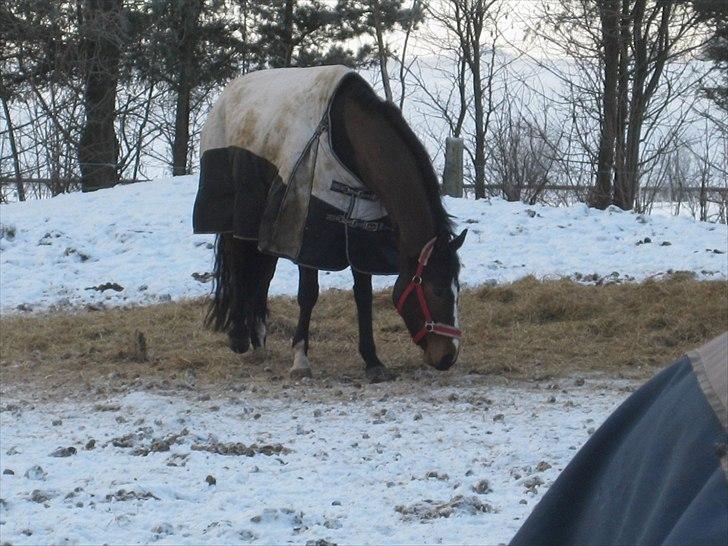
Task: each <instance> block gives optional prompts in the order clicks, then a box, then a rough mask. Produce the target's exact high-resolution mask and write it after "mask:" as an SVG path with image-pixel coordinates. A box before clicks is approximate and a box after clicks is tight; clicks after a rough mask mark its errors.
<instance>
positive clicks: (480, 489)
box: [473, 480, 493, 495]
mask: <svg viewBox="0 0 728 546" xmlns="http://www.w3.org/2000/svg"><path fill="white" fill-rule="evenodd" d="M473 491H475V492H476V493H477V494H478V495H485V494H487V493H492V492H493V489H491V487H490V482H489V481H488V480H480V481H479V482H478V483H476V484H475V485H474V486H473Z"/></svg>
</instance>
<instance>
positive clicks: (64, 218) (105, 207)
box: [0, 176, 728, 313]
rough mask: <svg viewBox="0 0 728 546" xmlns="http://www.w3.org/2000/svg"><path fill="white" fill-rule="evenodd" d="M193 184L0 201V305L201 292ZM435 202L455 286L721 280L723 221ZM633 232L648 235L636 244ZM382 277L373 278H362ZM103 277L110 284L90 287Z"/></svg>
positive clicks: (140, 300)
mask: <svg viewBox="0 0 728 546" xmlns="http://www.w3.org/2000/svg"><path fill="white" fill-rule="evenodd" d="M196 190H197V179H196V177H195V176H184V177H176V178H168V179H160V180H157V181H154V182H149V183H140V184H134V185H128V186H117V187H116V188H113V189H109V190H103V191H99V192H95V193H88V194H82V193H75V194H67V195H61V196H58V197H55V198H52V199H46V200H35V201H27V202H24V203H9V204H2V205H0V274H1V277H0V312H2V313H8V312H12V311H15V310H16V309H17V308H18V306H22V308H23V309H28V308H32V309H33V310H42V309H47V308H49V307H52V306H59V307H67V306H69V305H74V306H78V305H86V304H96V305H98V304H99V303H103V304H105V305H129V304H147V303H153V302H157V301H165V300H179V299H181V298H193V297H197V296H201V295H204V294H207V293H209V290H210V285H209V284H206V283H203V282H200V281H198V280H196V279H195V278H193V276H192V275H193V273H198V274H204V273H205V272H209V271H210V270H211V268H212V255H213V253H212V243H213V241H214V238H213V237H212V236H209V235H193V234H192V226H191V210H192V204H193V202H194V198H195V193H196ZM445 202H446V207H447V209H448V210H449V212H450V213H451V214H453V215H454V216H455V218H456V221H457V224H458V227H459V229H462V228H464V227H467V228H468V230H469V234H468V237H467V239H466V241H465V245H464V246H463V248H462V250H461V258H462V262H463V269H462V274H461V281H462V282H463V284H465V285H470V286H475V285H478V284H482V283H504V282H509V281H513V280H516V279H519V278H521V277H524V276H526V275H534V276H536V277H538V278H554V277H561V276H573V275H574V274H576V273H579V274H580V275H591V274H596V275H597V277H598V278H603V277H605V276H609V275H611V274H612V273H613V272H616V273H618V274H619V277H620V278H622V279H624V278H633V279H636V280H640V279H645V278H647V277H651V276H656V275H661V274H664V273H665V272H667V271H668V270H688V271H693V272H695V273H696V274H697V276H698V277H699V278H703V279H725V278H726V277H728V263H727V262H726V255H725V254H724V253H725V252H726V250H727V248H726V247H727V246H728V231H727V228H726V225H721V224H710V223H701V222H697V221H695V220H692V219H690V218H684V217H666V216H641V215H637V214H633V213H628V212H621V211H619V210H618V209H610V210H607V211H598V210H594V209H589V208H587V207H586V206H584V205H576V206H571V207H558V208H557V207H546V206H538V205H536V206H528V205H524V204H522V203H509V202H506V201H503V200H501V199H491V200H487V201H486V200H480V201H475V200H468V199H451V198H446V199H445ZM645 238H647V239H649V240H650V241H651V242H648V243H644V244H641V243H643V242H644V241H645ZM668 244H669V246H668ZM663 245H664V246H663ZM297 275H298V273H297V270H296V268H295V266H294V265H293V264H292V263H290V262H288V261H287V260H281V261H280V262H279V265H278V270H277V272H276V276H275V278H274V280H273V283H272V285H271V293H272V294H294V293H295V291H296V288H297ZM393 282H394V277H377V278H375V282H374V285H375V287H376V288H378V289H382V288H385V287H388V286H391V285H392V284H393ZM105 283H116V284H118V285H119V287H117V288H121V289H120V290H119V291H118V292H117V291H114V290H113V289H107V290H104V291H99V290H95V289H93V288H92V287H94V286H99V285H102V284H105ZM321 286H322V288H323V289H326V288H332V287H335V288H349V287H351V277H350V274H349V272H348V271H344V272H335V273H322V274H321Z"/></svg>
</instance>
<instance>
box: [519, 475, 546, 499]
mask: <svg viewBox="0 0 728 546" xmlns="http://www.w3.org/2000/svg"><path fill="white" fill-rule="evenodd" d="M543 484H544V481H543V480H542V479H541V478H540V477H539V476H531V477H529V478H525V479H524V480H523V481H522V482H521V485H522V486H523V487H525V488H526V491H530V492H531V493H533V494H534V495H535V494H536V493H537V492H538V487H539V486H540V485H543Z"/></svg>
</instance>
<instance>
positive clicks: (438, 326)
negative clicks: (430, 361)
mask: <svg viewBox="0 0 728 546" xmlns="http://www.w3.org/2000/svg"><path fill="white" fill-rule="evenodd" d="M435 241H437V237H435V238H434V239H431V240H430V241H428V243H427V244H426V245H425V246H424V248H423V249H422V252H420V257H419V259H418V260H417V270H416V271H415V275H414V277H412V280H411V281H410V283H409V284H408V285H407V287H406V288H405V289H404V292H402V295H401V296H400V297H399V300H397V312H398V313H399V314H400V315H402V310H403V309H404V304H405V303H406V302H407V298H408V297H409V296H410V294H412V292H414V293H415V294H417V300H418V301H419V303H420V310H421V311H422V315H423V316H424V317H425V323H424V325H423V326H422V328H421V329H420V330H419V331H418V332H417V333H416V334H414V335H413V336H412V341H414V342H415V343H419V342H420V341H421V340H422V338H424V337H425V336H426V335H427V334H429V333H433V334H437V335H440V336H445V337H452V338H455V339H460V337H461V336H462V331H460V330H459V329H458V328H455V327H454V326H450V325H448V324H442V323H440V322H434V321H433V320H432V313H430V307H429V306H428V305H427V300H426V299H425V290H424V288H423V287H422V273H423V272H424V270H425V266H426V265H427V262H428V260H429V259H430V256H431V255H432V250H433V248H434V247H435Z"/></svg>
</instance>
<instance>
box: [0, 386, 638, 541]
mask: <svg viewBox="0 0 728 546" xmlns="http://www.w3.org/2000/svg"><path fill="white" fill-rule="evenodd" d="M426 379H427V378H426V377H425V378H421V380H420V381H414V382H412V381H410V382H409V383H406V382H395V383H390V384H381V385H364V386H362V385H356V384H352V383H349V384H345V383H340V384H334V385H328V388H327V386H326V385H321V384H316V385H312V384H303V385H293V386H290V387H289V388H287V389H280V388H279V389H278V390H275V389H273V390H269V389H268V388H267V387H265V386H258V388H256V389H251V388H250V386H248V387H247V388H245V387H244V388H237V389H230V390H228V391H226V392H220V391H218V392H214V393H213V394H212V396H210V394H205V393H201V392H200V391H194V390H193V391H188V392H185V391H184V390H183V391H181V393H180V391H179V390H177V391H176V392H173V391H160V390H158V389H157V390H155V391H149V390H145V388H140V389H138V390H135V391H132V392H129V393H127V394H124V395H118V396H117V397H116V398H108V399H99V400H96V401H73V402H71V401H67V402H60V403H59V402H55V403H49V402H39V401H35V400H21V399H17V398H15V399H14V398H12V397H7V398H5V399H4V400H3V404H2V406H1V408H0V409H2V411H0V427H1V428H2V431H3V432H2V437H1V442H0V443H1V450H0V468H2V472H3V473H2V474H1V475H0V486H1V487H0V497H1V498H0V542H2V543H3V544H4V543H6V542H9V543H12V544H15V545H21V544H102V543H103V544H150V543H154V544H210V543H214V544H239V543H256V544H286V543H295V544H306V543H307V542H309V541H312V542H315V541H317V540H321V539H323V540H327V541H329V542H334V543H339V544H439V543H446V544H498V543H502V542H506V541H508V540H509V539H510V537H512V536H513V534H514V533H515V531H516V530H517V529H518V527H519V526H520V525H521V523H522V522H523V520H524V518H525V517H526V516H527V515H528V513H529V512H530V511H531V510H532V509H533V506H534V505H535V503H536V502H537V501H538V500H539V499H540V498H541V496H542V495H543V492H544V491H545V489H546V488H547V487H548V486H549V485H550V484H551V483H552V482H553V480H554V479H555V478H556V476H557V475H558V473H559V471H560V470H562V469H563V468H564V466H565V464H566V463H567V462H568V461H569V460H570V459H571V457H572V456H573V455H574V454H575V452H576V449H577V448H579V447H580V446H581V445H582V444H583V443H584V442H585V441H586V440H587V438H588V436H589V434H590V433H591V432H592V431H593V429H594V428H595V427H597V426H598V425H599V424H600V423H601V422H602V421H603V420H604V418H605V417H606V416H607V415H608V414H609V413H610V411H612V410H613V409H614V408H615V407H616V405H617V404H618V403H619V402H621V400H623V399H624V398H625V397H626V395H627V391H628V390H629V388H630V387H629V384H627V383H625V382H623V381H622V382H620V381H609V382H604V381H600V380H598V379H589V378H588V379H587V380H586V382H585V383H584V381H582V380H576V381H575V380H574V379H568V380H567V379H564V380H562V381H561V384H560V385H554V384H551V385H548V384H541V385H536V384H530V385H526V386H524V385H510V386H509V385H502V384H501V386H497V385H494V384H493V383H494V380H493V378H482V377H479V376H461V377H459V378H453V379H452V380H451V381H450V382H449V383H448V384H431V383H430V382H428V381H427V380H426ZM428 383H430V384H428ZM254 391H257V392H254Z"/></svg>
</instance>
